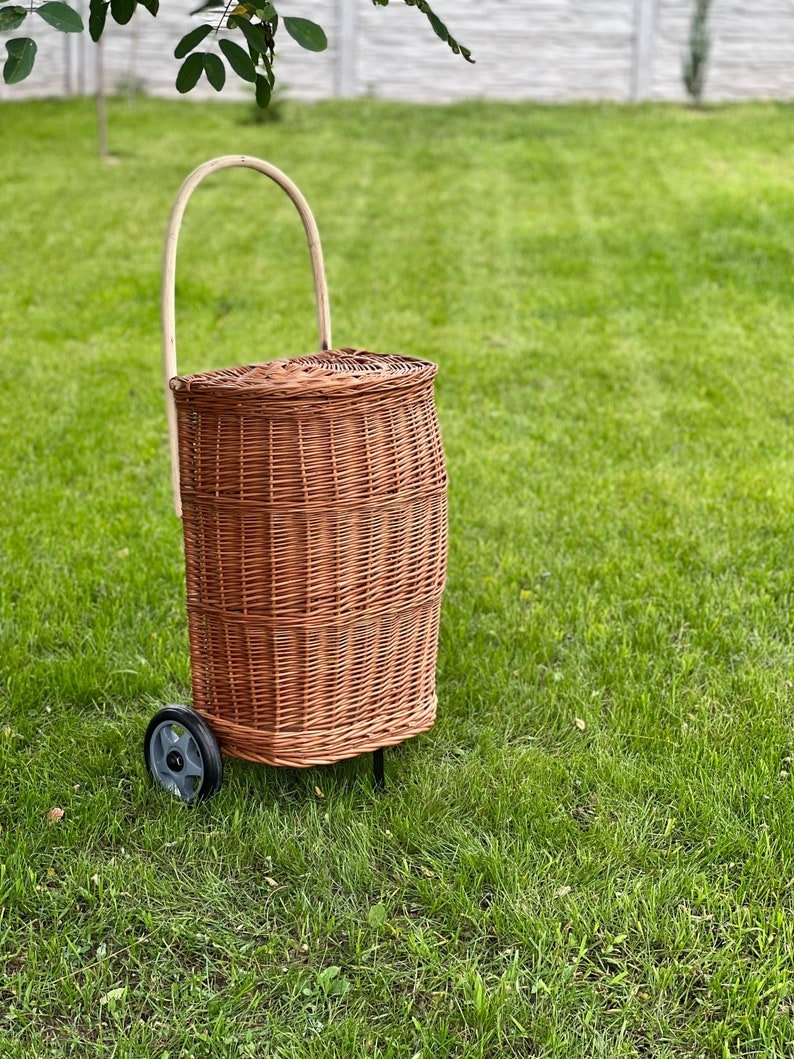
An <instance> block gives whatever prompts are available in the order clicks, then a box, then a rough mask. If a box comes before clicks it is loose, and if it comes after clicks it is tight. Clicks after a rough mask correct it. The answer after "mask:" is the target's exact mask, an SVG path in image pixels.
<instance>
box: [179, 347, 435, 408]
mask: <svg viewBox="0 0 794 1059" xmlns="http://www.w3.org/2000/svg"><path fill="white" fill-rule="evenodd" d="M437 372H438V365H436V364H434V363H433V362H432V361H429V360H424V359H422V358H419V357H409V356H405V355H402V354H394V353H373V352H370V351H369V350H366V349H361V348H354V347H348V346H343V347H340V348H339V349H328V350H323V351H322V352H319V353H307V354H303V355H300V356H296V357H285V358H280V359H276V360H268V361H262V362H260V363H254V364H247V365H240V366H235V367H230V368H217V369H214V370H211V371H203V372H197V373H195V374H191V375H176V376H174V378H172V379H171V380H169V386H170V387H171V389H172V390H173V391H174V393H175V394H187V393H197V394H198V393H200V394H217V395H229V396H235V397H238V398H240V397H247V396H251V397H254V396H255V397H262V396H270V397H316V396H320V395H322V396H335V395H338V396H345V395H350V394H353V393H364V392H366V393H373V392H376V391H379V390H384V389H388V390H391V389H394V388H395V387H408V386H415V385H417V384H418V383H422V382H427V381H430V380H431V379H433V378H434V377H435V375H436V374H437Z"/></svg>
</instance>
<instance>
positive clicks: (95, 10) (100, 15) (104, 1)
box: [88, 0, 110, 43]
mask: <svg viewBox="0 0 794 1059" xmlns="http://www.w3.org/2000/svg"><path fill="white" fill-rule="evenodd" d="M109 6H110V5H109V3H108V0H91V6H90V8H89V15H88V32H89V34H90V36H91V40H92V41H94V43H96V42H97V41H98V40H99V38H100V37H101V36H102V33H103V32H104V29H105V22H106V21H107V17H108V7H109Z"/></svg>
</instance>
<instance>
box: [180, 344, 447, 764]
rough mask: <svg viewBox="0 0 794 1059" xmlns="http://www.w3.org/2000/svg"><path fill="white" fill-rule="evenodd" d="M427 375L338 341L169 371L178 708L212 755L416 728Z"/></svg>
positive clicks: (341, 750)
mask: <svg viewBox="0 0 794 1059" xmlns="http://www.w3.org/2000/svg"><path fill="white" fill-rule="evenodd" d="M435 371H436V369H435V366H434V365H432V364H429V363H427V362H425V361H420V360H414V359H411V358H405V357H391V356H379V355H376V354H371V353H367V352H365V351H361V350H350V349H343V350H333V351H328V352H324V353H320V354H314V355H309V356H306V357H298V358H293V359H292V360H289V361H275V362H271V363H269V364H265V365H256V366H252V367H248V368H235V369H230V370H227V371H218V372H206V373H203V374H201V375H193V376H186V377H181V378H176V379H174V380H173V381H172V383H171V386H172V389H173V391H174V397H175V402H176V409H177V418H178V434H179V466H180V483H181V498H182V516H183V525H184V536H185V566H186V577H187V606H188V621H189V629H190V650H191V667H192V676H193V699H194V706H195V708H196V709H197V710H199V711H200V712H201V713H203V714H204V715H205V716H207V718H208V719H209V720H210V723H211V724H212V726H213V730H214V731H215V734H216V736H217V737H218V739H219V742H220V743H221V745H222V746H223V748H224V749H225V750H226V752H227V753H231V754H235V755H237V756H239V757H243V758H247V759H249V760H253V761H259V762H263V763H267V764H272V765H290V766H298V767H300V766H309V765H314V764H323V763H330V762H333V761H337V760H339V759H341V758H345V757H352V756H355V755H357V754H361V753H364V752H366V751H370V750H375V749H377V748H379V747H383V746H388V745H392V744H394V743H399V742H402V741H403V740H404V739H406V738H408V737H410V736H413V735H416V734H418V733H419V732H422V731H425V730H426V729H427V728H429V727H431V725H432V724H433V721H434V719H435V709H436V698H435V665H436V652H437V643H438V625H439V613H440V605H441V595H442V592H443V588H444V580H445V575H446V550H447V500H446V472H445V468H444V457H443V451H442V446H441V438H440V434H439V428H438V420H437V417H436V412H435V406H434V402H433V378H434V375H435Z"/></svg>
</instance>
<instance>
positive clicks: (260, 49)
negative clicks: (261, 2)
mask: <svg viewBox="0 0 794 1059" xmlns="http://www.w3.org/2000/svg"><path fill="white" fill-rule="evenodd" d="M229 25H230V26H231V27H232V28H233V29H239V30H241V31H242V34H243V36H244V37H245V39H246V40H247V41H248V45H249V47H250V48H251V49H252V50H253V51H255V52H256V53H257V54H258V55H267V53H268V52H269V50H270V48H269V47H268V43H267V38H266V36H265V30H264V27H263V26H252V25H251V23H250V22H249V21H248V20H247V19H245V18H240V16H239V15H235V16H234V18H230V19H229Z"/></svg>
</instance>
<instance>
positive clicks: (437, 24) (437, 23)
mask: <svg viewBox="0 0 794 1059" xmlns="http://www.w3.org/2000/svg"><path fill="white" fill-rule="evenodd" d="M427 18H428V21H429V22H430V25H431V26H432V27H433V29H434V31H435V34H436V36H437V37H440V38H441V39H442V40H443V41H444V43H445V44H446V42H447V41H448V40H449V30H448V29H447V27H446V26H445V25H444V23H443V22H442V21H441V19H440V18H439V17H438V15H434V14H433V12H432V11H428V13H427Z"/></svg>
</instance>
